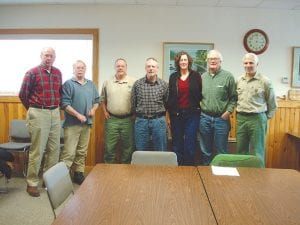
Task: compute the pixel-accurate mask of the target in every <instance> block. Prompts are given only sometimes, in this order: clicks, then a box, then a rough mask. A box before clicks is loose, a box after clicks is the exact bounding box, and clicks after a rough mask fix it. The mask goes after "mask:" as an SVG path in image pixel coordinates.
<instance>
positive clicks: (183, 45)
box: [163, 42, 214, 82]
mask: <svg viewBox="0 0 300 225" xmlns="http://www.w3.org/2000/svg"><path fill="white" fill-rule="evenodd" d="M213 48H214V44H213V43H195V42H193V43H192V42H164V43H163V79H164V80H165V81H167V82H168V81H169V77H170V75H171V74H172V73H174V72H175V71H176V68H175V63H174V58H175V55H176V54H177V53H178V52H180V51H186V52H187V53H188V54H189V55H190V56H191V57H192V58H193V67H192V69H193V70H195V71H198V72H199V73H200V74H203V73H204V72H205V71H206V70H207V62H206V56H207V53H208V51H209V50H212V49H213Z"/></svg>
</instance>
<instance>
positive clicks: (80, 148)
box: [60, 124, 91, 172]
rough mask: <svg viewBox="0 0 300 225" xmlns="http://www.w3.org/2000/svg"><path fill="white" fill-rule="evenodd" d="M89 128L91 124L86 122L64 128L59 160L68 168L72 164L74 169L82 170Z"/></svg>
mask: <svg viewBox="0 0 300 225" xmlns="http://www.w3.org/2000/svg"><path fill="white" fill-rule="evenodd" d="M90 130H91V126H90V125H86V124H85V125H74V126H69V127H65V128H64V149H63V151H62V153H61V156H60V161H64V162H65V163H66V164H67V167H68V168H69V169H70V167H71V166H72V165H73V167H74V171H76V172H84V168H85V158H86V154H87V148H88V144H89V140H90Z"/></svg>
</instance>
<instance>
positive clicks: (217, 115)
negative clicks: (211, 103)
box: [202, 111, 223, 117]
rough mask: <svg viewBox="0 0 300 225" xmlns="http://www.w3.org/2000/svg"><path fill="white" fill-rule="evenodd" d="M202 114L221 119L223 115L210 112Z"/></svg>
mask: <svg viewBox="0 0 300 225" xmlns="http://www.w3.org/2000/svg"><path fill="white" fill-rule="evenodd" d="M202 112H203V113H204V114H206V115H208V116H211V117H221V116H222V115H223V113H211V112H204V111H202Z"/></svg>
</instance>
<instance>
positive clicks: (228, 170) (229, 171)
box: [211, 166, 240, 176]
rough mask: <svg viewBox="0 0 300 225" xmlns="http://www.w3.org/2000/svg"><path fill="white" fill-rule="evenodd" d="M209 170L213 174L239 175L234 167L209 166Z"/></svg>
mask: <svg viewBox="0 0 300 225" xmlns="http://www.w3.org/2000/svg"><path fill="white" fill-rule="evenodd" d="M211 170H212V173H213V174H214V175H223V176H224V175H225V176H240V174H239V172H238V171H237V169H236V168H234V167H222V166H211Z"/></svg>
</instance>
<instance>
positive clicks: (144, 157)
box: [131, 151, 178, 166]
mask: <svg viewBox="0 0 300 225" xmlns="http://www.w3.org/2000/svg"><path fill="white" fill-rule="evenodd" d="M131 164H135V165H170V166H178V162H177V155H176V154H175V153H174V152H161V151H135V152H133V154H132V159H131Z"/></svg>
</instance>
